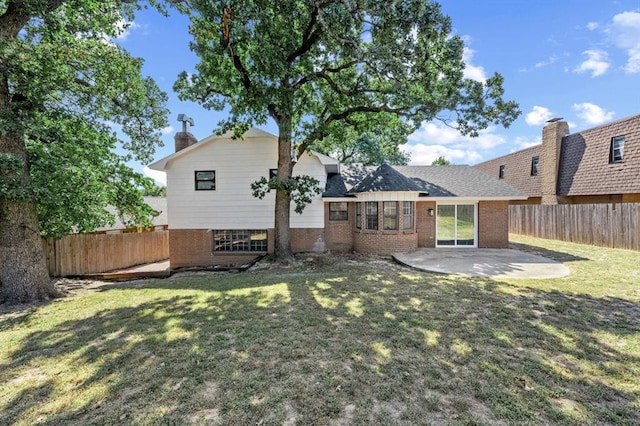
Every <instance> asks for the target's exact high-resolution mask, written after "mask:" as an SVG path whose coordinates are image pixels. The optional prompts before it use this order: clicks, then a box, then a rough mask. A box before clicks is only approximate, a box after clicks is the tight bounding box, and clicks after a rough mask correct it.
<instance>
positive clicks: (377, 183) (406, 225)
mask: <svg viewBox="0 0 640 426" xmlns="http://www.w3.org/2000/svg"><path fill="white" fill-rule="evenodd" d="M175 141H176V152H175V153H173V154H171V155H169V156H168V157H165V158H163V159H161V160H159V161H157V162H155V163H153V164H151V165H149V167H150V168H151V169H154V170H160V171H164V172H166V173H167V199H168V206H167V209H168V217H169V241H170V242H169V247H170V259H171V267H172V268H173V269H175V268H179V267H187V266H207V265H229V264H237V263H240V262H246V261H247V260H248V258H249V257H255V256H256V255H258V254H262V253H271V252H273V250H274V221H275V217H274V202H275V201H274V200H275V194H268V195H267V196H266V197H265V198H264V199H262V200H260V199H258V198H255V197H253V196H252V194H251V189H250V184H251V183H252V182H254V181H256V180H258V179H259V178H260V177H262V176H265V177H266V176H270V175H272V174H273V173H275V172H276V165H277V156H278V153H277V148H278V146H277V145H278V143H277V137H276V136H274V135H271V134H269V133H267V132H264V131H262V130H259V129H255V128H252V129H250V130H249V131H248V132H247V133H245V134H244V136H243V138H242V139H241V140H234V139H232V138H231V134H230V133H227V134H224V135H221V136H209V137H207V138H205V139H203V140H201V141H200V142H197V141H196V139H195V137H193V135H191V134H190V133H188V132H184V131H183V132H179V133H177V134H176V137H175ZM294 175H309V176H313V177H314V178H316V179H317V180H318V181H319V182H320V185H321V187H322V188H324V192H323V193H322V194H319V195H317V196H316V197H314V198H313V200H312V202H311V203H310V204H309V205H308V206H307V207H306V209H305V210H304V212H303V213H302V214H297V213H295V212H293V208H292V212H291V242H292V248H293V250H294V251H295V252H302V251H326V250H332V251H352V250H355V251H360V252H371V253H378V254H388V253H394V252H408V251H412V250H416V249H417V248H419V247H461V248H462V247H506V246H507V244H508V223H507V222H508V204H509V201H511V200H514V199H516V200H524V199H526V195H525V194H523V193H522V192H520V191H518V190H517V189H515V188H513V187H511V186H510V185H508V184H506V183H505V182H503V181H500V180H498V179H496V178H493V177H490V176H488V175H487V174H485V173H483V172H481V171H479V170H477V169H475V168H473V167H470V166H424V167H421V166H389V165H386V164H385V165H382V166H380V167H363V166H357V165H348V166H347V165H343V164H340V163H339V162H338V161H337V160H335V159H333V158H330V157H328V156H326V155H323V154H320V153H317V152H308V153H305V154H304V155H302V156H301V158H299V159H298V161H297V163H296V165H295V168H294Z"/></svg>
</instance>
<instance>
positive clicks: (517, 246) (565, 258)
mask: <svg viewBox="0 0 640 426" xmlns="http://www.w3.org/2000/svg"><path fill="white" fill-rule="evenodd" d="M509 248H511V249H514V250H520V251H523V252H525V253H531V254H536V255H538V256H543V257H546V258H549V259H553V260H555V261H556V262H561V263H565V262H578V261H582V260H590V259H587V258H586V257H581V256H576V255H574V254H570V253H566V252H561V251H557V250H550V249H548V248H544V247H540V246H533V245H529V244H524V243H516V242H514V241H510V242H509Z"/></svg>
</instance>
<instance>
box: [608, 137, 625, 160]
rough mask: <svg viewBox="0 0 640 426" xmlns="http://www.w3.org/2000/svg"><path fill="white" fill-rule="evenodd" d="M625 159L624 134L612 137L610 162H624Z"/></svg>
mask: <svg viewBox="0 0 640 426" xmlns="http://www.w3.org/2000/svg"><path fill="white" fill-rule="evenodd" d="M623 160H624V136H616V137H615V138H611V148H610V150H609V163H622V161H623Z"/></svg>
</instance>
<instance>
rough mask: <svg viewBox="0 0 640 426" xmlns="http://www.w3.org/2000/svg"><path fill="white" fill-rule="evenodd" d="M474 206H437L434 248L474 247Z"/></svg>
mask: <svg viewBox="0 0 640 426" xmlns="http://www.w3.org/2000/svg"><path fill="white" fill-rule="evenodd" d="M476 222H477V221H476V205H475V204H438V206H437V215H436V246H437V247H447V246H450V247H457V246H467V247H475V246H476Z"/></svg>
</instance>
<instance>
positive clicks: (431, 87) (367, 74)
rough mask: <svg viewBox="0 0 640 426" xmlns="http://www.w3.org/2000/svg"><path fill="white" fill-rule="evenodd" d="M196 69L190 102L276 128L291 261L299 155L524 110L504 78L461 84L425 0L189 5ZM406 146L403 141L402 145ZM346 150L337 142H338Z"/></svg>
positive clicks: (442, 25)
mask: <svg viewBox="0 0 640 426" xmlns="http://www.w3.org/2000/svg"><path fill="white" fill-rule="evenodd" d="M178 7H179V8H180V9H181V10H182V11H183V12H184V13H186V14H188V15H189V16H190V18H191V21H192V22H191V26H190V32H191V34H192V36H193V42H192V44H191V48H192V50H193V51H194V52H195V53H196V54H197V55H198V56H199V58H200V62H199V63H198V64H197V66H196V70H195V72H194V73H187V72H184V73H182V74H181V76H180V78H179V80H178V81H177V82H176V84H175V86H174V87H175V89H176V90H177V91H178V93H179V94H180V95H181V96H182V98H183V99H191V100H194V101H197V102H200V103H201V104H202V105H203V106H204V107H206V108H210V109H214V110H223V109H225V108H227V110H228V111H229V118H228V120H225V121H223V122H222V123H220V125H221V127H222V129H223V130H224V129H230V128H234V129H236V130H237V133H238V134H240V133H241V132H242V130H243V129H245V128H246V127H247V126H248V125H254V124H264V123H265V122H267V120H269V119H272V120H274V121H275V123H276V124H277V126H278V179H279V180H280V183H279V184H277V185H273V186H274V188H275V189H276V205H275V215H276V216H275V217H276V223H275V228H276V256H277V257H278V258H279V259H282V260H286V259H290V258H291V256H292V252H291V243H290V230H289V211H290V210H289V205H290V202H291V192H290V190H291V189H292V188H293V189H294V190H297V189H298V188H297V187H296V185H295V184H291V183H290V182H295V179H294V180H292V179H291V176H292V170H293V167H294V162H293V161H292V150H293V149H294V150H295V151H296V152H297V155H298V157H299V156H300V155H301V154H302V153H303V152H305V151H307V150H309V149H312V148H315V147H317V146H319V145H321V143H320V141H322V140H323V139H325V138H328V137H331V136H333V135H339V134H340V132H342V131H344V128H350V129H352V130H353V131H354V132H356V133H358V134H366V133H367V132H371V131H374V130H375V129H376V128H377V127H378V126H379V125H380V124H381V123H388V122H394V117H399V118H400V119H401V121H402V125H400V126H397V129H396V131H397V132H398V135H399V136H406V134H408V133H410V132H411V131H413V130H415V129H416V128H417V127H418V126H420V124H421V123H422V122H424V121H429V120H436V119H439V120H442V121H443V122H446V123H447V124H449V125H451V126H453V127H455V128H456V129H458V130H459V131H460V132H461V133H462V134H465V135H472V136H475V135H477V134H478V131H479V130H481V129H484V128H486V127H487V126H488V125H489V124H491V123H496V124H499V125H503V126H508V125H509V124H510V123H511V122H512V121H513V120H514V119H515V118H516V117H517V116H518V115H519V113H520V111H519V109H518V106H517V104H516V103H515V102H512V101H505V100H503V87H502V84H503V78H502V77H501V76H500V75H499V74H495V75H493V76H492V77H490V78H488V79H487V80H486V81H484V82H479V81H474V80H470V79H467V78H464V75H463V72H464V68H465V63H464V61H463V59H462V53H463V41H462V39H461V38H460V37H458V36H455V35H452V34H451V20H450V19H449V18H448V17H446V16H444V15H443V14H442V13H441V10H440V6H439V5H438V4H437V3H435V2H431V1H427V0H396V1H393V0H390V1H380V0H237V1H230V0H219V1H214V0H186V1H183V2H180V5H179V6H178ZM399 139H402V137H399ZM333 141H334V142H336V141H337V142H338V143H339V138H335V137H334V138H333Z"/></svg>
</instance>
